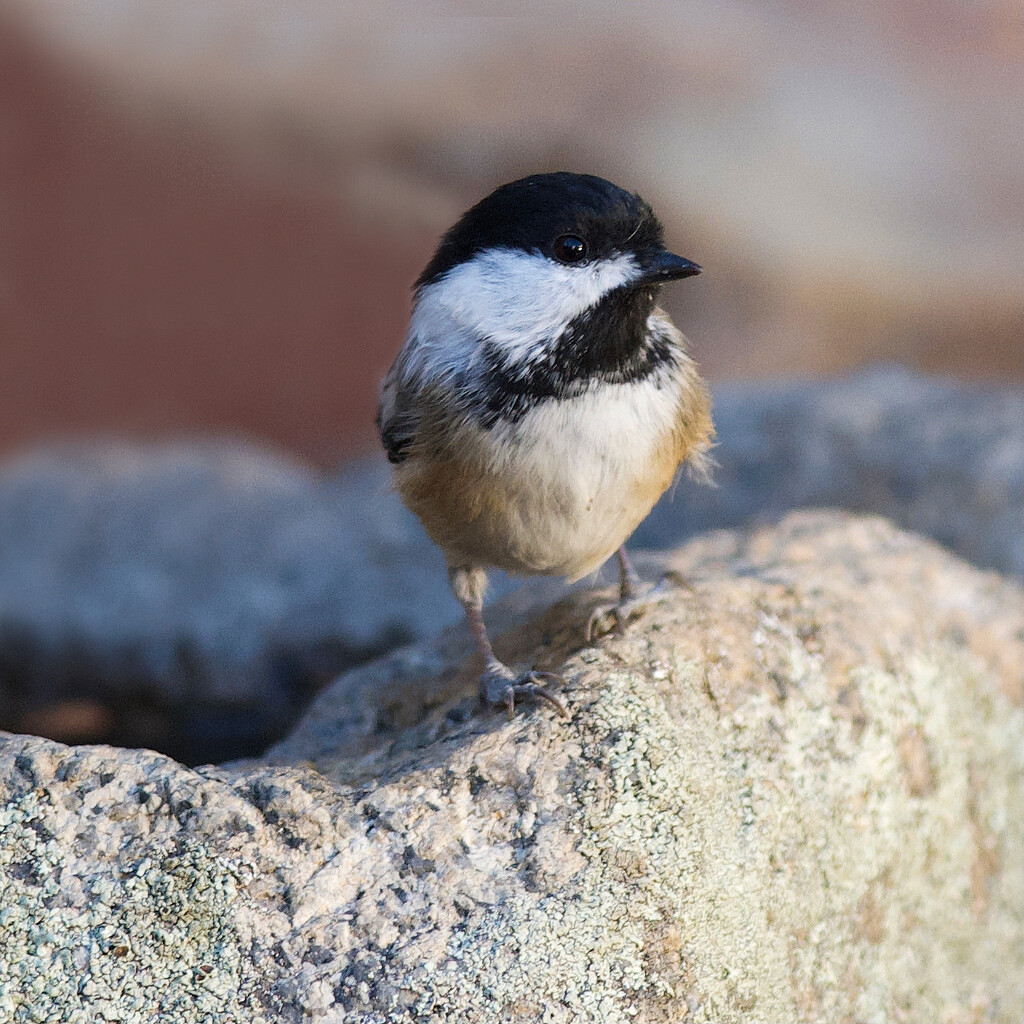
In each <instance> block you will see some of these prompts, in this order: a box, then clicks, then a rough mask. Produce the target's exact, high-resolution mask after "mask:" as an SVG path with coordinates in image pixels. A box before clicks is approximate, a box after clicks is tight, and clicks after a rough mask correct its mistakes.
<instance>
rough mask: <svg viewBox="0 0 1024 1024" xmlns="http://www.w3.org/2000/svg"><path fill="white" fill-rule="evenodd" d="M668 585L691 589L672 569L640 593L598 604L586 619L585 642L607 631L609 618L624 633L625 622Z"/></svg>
mask: <svg viewBox="0 0 1024 1024" xmlns="http://www.w3.org/2000/svg"><path fill="white" fill-rule="evenodd" d="M670 587H685V588H686V589H687V590H692V589H693V586H692V585H691V584H690V583H689V582H688V581H687V580H686V579H685V578H684V577H683V576H682V575H680V574H679V573H677V572H675V571H674V570H673V571H669V572H667V573H665V575H664V576H662V578H661V579H660V580H659V581H658V582H657V583H656V584H655V585H653V586H651V585H648V587H647V589H646V590H645V591H644V592H642V593H639V594H635V595H634V596H632V597H627V598H624V599H622V600H619V601H617V602H616V603H615V604H602V605H598V606H597V607H596V608H595V609H594V610H593V611H592V612H591V613H590V618H589V619H587V631H586V636H587V643H588V644H589V643H593V642H594V641H595V640H596V639H597V638H598V637H599V636H602V635H604V634H605V633H607V632H608V631H609V630H608V628H604V627H605V622H606V620H607V619H609V618H611V619H614V629H615V631H616V632H617V633H624V632H625V630H626V625H627V623H628V622H629V621H630V620H631V619H634V618H636V617H637V616H639V615H642V614H643V613H644V612H645V611H647V609H648V608H650V607H651V606H652V605H655V604H657V603H658V602H659V601H661V600H662V598H664V597H665V596H666V592H667V591H668V590H669V588H670Z"/></svg>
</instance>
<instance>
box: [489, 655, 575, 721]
mask: <svg viewBox="0 0 1024 1024" xmlns="http://www.w3.org/2000/svg"><path fill="white" fill-rule="evenodd" d="M543 680H550V681H551V682H554V683H560V684H562V685H564V684H565V680H564V679H563V678H562V676H559V675H556V674H555V673H554V672H540V671H537V670H533V671H530V672H524V673H523V674H522V675H520V676H514V675H513V674H512V673H511V672H510V671H509V670H508V669H507V668H506V667H505V666H504V665H502V664H501V663H500V662H498V661H492V662H490V663H489V664H488V666H487V669H486V671H485V672H484V674H483V676H481V678H480V700H481V701H482V702H483V703H484V704H487V705H490V706H491V707H502V706H504V708H505V710H506V711H507V712H508V717H509V718H511V717H512V716H513V715H514V714H515V710H516V700H517V699H519V700H542V701H545V702H547V703H548V704H550V705H551V707H553V708H554V709H555V710H556V711H557V712H558V713H559V714H560V715H561V716H562V717H563V718H568V717H569V710H568V708H566V706H565V702H564V701H563V700H562V698H561V697H559V696H558V695H557V694H556V693H553V692H552V691H551V690H549V689H548V688H547V687H546V686H542V685H541V682H542V681H543Z"/></svg>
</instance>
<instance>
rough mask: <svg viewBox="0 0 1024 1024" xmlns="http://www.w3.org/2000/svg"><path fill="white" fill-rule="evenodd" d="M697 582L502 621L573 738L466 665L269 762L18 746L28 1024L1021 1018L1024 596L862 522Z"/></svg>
mask: <svg viewBox="0 0 1024 1024" xmlns="http://www.w3.org/2000/svg"><path fill="white" fill-rule="evenodd" d="M670 561H671V564H672V565H673V566H674V567H675V568H676V569H677V570H678V571H680V572H682V573H683V574H684V576H685V578H686V580H687V584H688V586H686V587H682V588H680V589H678V590H676V591H674V592H672V593H671V594H670V595H669V596H668V597H667V598H666V599H665V601H664V602H663V603H661V604H659V605H657V606H655V607H654V608H653V609H652V610H651V611H650V612H649V613H647V614H646V615H645V616H643V617H642V618H641V619H640V620H639V621H637V622H636V623H634V624H632V625H631V626H630V627H629V628H628V629H627V631H626V632H625V634H624V635H622V636H608V637H605V638H603V639H602V640H601V641H600V642H598V643H597V644H596V645H593V646H589V647H588V646H584V645H583V636H582V634H583V627H584V624H585V622H586V620H587V617H588V614H589V611H590V609H591V608H592V607H593V606H594V605H595V603H597V602H599V601H601V600H604V599H606V598H607V596H608V593H607V591H606V592H602V593H597V592H594V591H587V590H583V591H579V592H577V593H575V594H574V595H572V596H571V597H570V598H568V599H566V600H564V601H562V602H560V603H559V604H557V605H555V606H554V607H551V608H549V609H547V610H545V611H543V612H541V613H537V612H536V611H535V610H534V611H531V610H530V609H529V608H528V607H527V606H528V603H529V602H528V597H529V595H521V596H520V605H519V607H512V608H508V609H506V612H505V617H506V625H507V626H508V627H509V628H508V629H506V631H505V633H504V635H503V639H502V641H501V645H500V649H501V650H503V652H504V654H505V656H506V657H507V658H509V659H510V660H518V661H523V662H526V661H532V660H537V661H539V662H540V663H542V664H544V665H546V666H554V667H556V668H558V669H560V670H561V671H562V672H563V673H564V674H565V676H566V678H567V680H568V683H567V687H566V696H567V700H568V703H569V705H570V708H571V711H572V717H571V719H570V720H568V721H563V720H561V719H558V718H556V717H555V716H553V715H552V714H551V713H549V711H548V710H545V709H529V710H527V711H525V712H524V713H521V714H520V715H518V716H517V717H516V718H514V719H513V720H511V721H510V720H508V719H507V718H505V717H504V716H503V715H498V714H490V713H479V712H478V711H477V710H476V707H475V703H474V701H473V699H472V696H471V693H472V674H473V670H474V667H475V666H474V665H473V663H472V659H471V658H466V657H464V650H465V639H464V637H463V635H462V634H461V633H452V634H449V635H445V636H442V637H440V638H439V639H438V640H436V641H434V642H433V643H431V644H428V645H423V646H421V647H417V648H407V649H404V650H402V651H399V652H395V653H393V654H392V655H390V656H389V657H387V658H386V659H384V660H383V661H379V662H376V663H374V664H372V665H368V666H365V667H363V668H361V669H358V670H356V672H355V673H353V674H350V675H349V676H348V677H345V678H343V679H342V680H339V682H338V684H336V685H335V686H334V687H332V688H330V689H329V690H327V691H325V693H324V694H323V695H322V696H321V698H320V699H319V700H318V702H317V703H316V704H315V705H314V706H313V708H311V709H310V712H309V713H308V715H307V716H306V717H305V718H304V719H303V721H302V722H301V723H300V725H299V727H298V728H297V729H296V730H295V731H294V733H293V734H292V735H291V736H290V737H289V738H288V739H287V740H286V741H284V742H283V743H281V744H279V745H278V746H277V747H276V748H274V749H273V750H271V751H270V753H269V754H268V756H267V758H266V759H264V760H263V761H250V762H237V763H234V764H226V765H222V766H220V767H205V768H201V769H197V770H192V769H187V768H184V767H182V766H180V765H178V764H175V763H174V762H173V761H170V760H169V759H167V758H165V757H162V756H160V755H157V754H153V753H149V752H146V751H121V750H116V749H113V748H103V747H82V748H68V747H63V746H61V745H59V744H55V743H52V742H50V741H45V740H39V739H35V738H31V737H9V738H6V739H4V740H3V742H2V744H0V787H2V789H3V791H4V792H3V797H4V801H3V810H2V811H0V860H2V862H3V869H2V871H0V886H2V891H0V924H2V927H0V1019H4V1020H7V1019H10V1020H12V1021H15V1022H17V1024H21V1022H27V1021H49V1020H53V1021H57V1020H60V1021H68V1022H71V1024H78V1022H86V1021H88V1022H90V1024H91V1022H93V1021H95V1020H101V1019H116V1020H119V1021H133V1022H134V1021H151V1020H154V1019H157V1015H158V1014H161V1016H159V1019H160V1020H162V1021H164V1020H166V1021H181V1022H199V1021H203V1022H222V1021H223V1022H225V1024H226V1022H228V1021H238V1020H245V1021H271V1022H278V1021H281V1022H291V1021H326V1022H335V1021H336V1022H341V1021H346V1022H348V1021H353V1022H366V1024H370V1022H374V1024H376V1022H381V1024H383V1022H385V1021H388V1022H390V1021H395V1022H402V1021H409V1022H411V1021H438V1022H439V1021H448V1020H453V1021H467V1022H477V1021H479V1022H484V1021H494V1020H515V1021H524V1022H525V1021H536V1020H543V1021H551V1022H577V1021H594V1022H597V1021H601V1022H610V1024H616V1022H626V1021H648V1022H654V1021H666V1020H680V1021H681V1020H689V1021H720V1020H733V1021H751V1022H752V1021H778V1020H794V1021H795V1020H801V1021H804V1020H807V1021H811V1020H870V1021H918V1020H937V1021H946V1022H958V1021H974V1020H982V1021H988V1020H992V1021H1006V1022H1011V1021H1018V1020H1020V1019H1021V1017H1022V1015H1024V993H1022V978H1021V972H1020V963H1019V953H1020V949H1021V945H1022V942H1024V933H1022V922H1021V918H1022V912H1024V853H1022V841H1024V822H1022V811H1024V799H1022V791H1021V775H1022V767H1024V766H1022V757H1024V744H1022V740H1024V728H1022V715H1021V706H1020V701H1021V695H1020V683H1021V649H1022V648H1021V642H1022V630H1024V594H1022V593H1021V591H1020V589H1019V588H1018V587H1017V586H1016V585H1015V584H1012V583H1008V582H1006V581H1005V580H1002V579H1000V578H999V577H998V576H996V575H994V574H986V573H982V572H980V571H978V570H976V569H973V568H970V567H968V566H966V565H965V564H963V563H961V562H959V561H957V560H956V559H955V558H953V557H951V556H949V555H948V554H946V553H945V552H943V551H942V550H941V549H939V548H938V547H936V546H935V545H933V544H931V543H929V542H927V541H924V540H921V539H920V538H916V537H914V536H911V535H907V534H903V533H900V532H899V531H896V530H894V529H893V528H892V527H890V526H889V525H887V524H886V523H884V522H883V521H880V520H875V519H866V520H859V519H850V518H847V517H843V516H839V515H832V514H797V515H793V516H790V517H788V518H787V519H786V520H785V521H784V522H783V523H782V524H781V525H780V526H779V527H778V528H774V529H766V530H761V531H758V532H755V533H752V534H742V533H739V534H737V533H724V532H723V533H717V534H708V535H705V536H703V537H701V538H698V539H697V540H695V541H694V542H692V543H691V544H689V545H687V546H686V547H685V548H683V549H681V550H680V551H679V552H677V553H676V554H675V555H673V556H672V557H671V559H670ZM534 596H535V597H536V596H537V595H536V594H535V595H534Z"/></svg>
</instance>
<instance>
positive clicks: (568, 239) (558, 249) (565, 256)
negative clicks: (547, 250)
mask: <svg viewBox="0 0 1024 1024" xmlns="http://www.w3.org/2000/svg"><path fill="white" fill-rule="evenodd" d="M586 258H587V243H586V242H584V241H583V239H582V238H580V236H579V235H559V236H558V238H556V239H555V259H557V260H558V261H559V262H560V263H579V262H580V260H585V259H586Z"/></svg>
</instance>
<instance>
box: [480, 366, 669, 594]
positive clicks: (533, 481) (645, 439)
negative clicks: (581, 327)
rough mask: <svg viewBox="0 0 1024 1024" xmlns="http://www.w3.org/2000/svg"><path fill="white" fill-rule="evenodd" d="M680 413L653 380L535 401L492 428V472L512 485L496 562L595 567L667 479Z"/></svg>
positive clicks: (569, 570)
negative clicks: (503, 548)
mask: <svg viewBox="0 0 1024 1024" xmlns="http://www.w3.org/2000/svg"><path fill="white" fill-rule="evenodd" d="M659 385H660V386H659ZM678 409H679V393H678V385H677V384H676V383H675V382H674V381H673V380H672V379H671V378H661V379H659V380H657V381H656V380H654V379H651V380H646V381H642V382H638V383H634V384H614V385H610V384H604V385H601V386H598V387H595V388H594V389H593V390H591V391H588V392H587V393H586V394H583V395H581V396H579V397H577V398H571V399H563V400H560V401H549V402H543V403H541V404H539V405H537V406H536V407H535V408H533V409H532V410H531V411H530V412H528V413H527V414H526V415H525V416H524V417H523V418H522V419H521V420H520V421H519V422H518V423H516V424H504V425H500V426H498V427H496V428H495V430H494V447H493V449H492V451H493V461H492V464H491V468H492V472H493V473H494V474H495V475H496V476H498V477H500V478H501V479H503V480H504V481H507V482H508V483H507V484H506V486H508V485H509V484H511V485H512V486H510V487H509V490H510V491H511V495H512V500H511V501H510V502H509V503H508V506H507V507H506V513H505V514H506V515H507V520H508V521H507V523H506V524H505V530H506V532H507V536H508V538H509V542H508V551H507V558H506V563H507V564H504V566H503V567H504V568H508V569H512V570H513V571H521V572H537V573H548V574H551V575H560V576H561V575H564V576H569V577H570V578H573V579H577V578H579V577H581V576H585V575H586V574H587V573H589V572H593V571H594V570H595V569H597V568H598V567H599V566H600V565H601V564H602V563H603V562H604V561H605V560H606V559H607V558H608V557H609V556H610V555H612V554H613V553H614V552H615V550H616V549H617V548H618V547H619V545H620V544H622V543H623V541H624V540H625V539H626V538H627V537H628V536H629V534H630V533H632V532H633V530H634V529H635V528H636V526H637V524H638V523H639V522H640V520H641V519H642V518H643V517H644V516H645V515H646V514H647V512H648V511H650V508H651V506H652V505H653V503H654V501H656V500H657V497H658V496H659V495H660V493H661V490H662V489H663V488H664V486H665V485H666V483H667V480H666V468H665V456H666V438H667V437H670V436H671V434H672V432H673V430H674V428H675V422H676V417H677V416H678ZM675 468H676V467H675V466H671V467H670V468H669V469H668V471H667V475H668V477H669V478H671V475H672V473H673V472H674V470H675ZM488 533H489V535H490V536H491V537H493V535H494V534H493V531H491V530H488ZM498 564H501V563H500V562H499V563H498Z"/></svg>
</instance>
